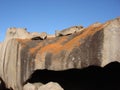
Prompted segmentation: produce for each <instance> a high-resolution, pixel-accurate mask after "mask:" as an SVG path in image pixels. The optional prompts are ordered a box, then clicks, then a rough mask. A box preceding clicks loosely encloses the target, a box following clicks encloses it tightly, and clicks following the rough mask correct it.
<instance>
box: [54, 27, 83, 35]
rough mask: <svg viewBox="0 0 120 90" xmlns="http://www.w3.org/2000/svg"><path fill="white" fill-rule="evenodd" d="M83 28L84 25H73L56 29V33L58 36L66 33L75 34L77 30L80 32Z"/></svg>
mask: <svg viewBox="0 0 120 90" xmlns="http://www.w3.org/2000/svg"><path fill="white" fill-rule="evenodd" d="M81 30H83V26H73V27H70V28H67V29H64V30H62V31H58V30H56V33H55V35H56V36H65V35H70V34H74V33H75V32H79V31H81Z"/></svg>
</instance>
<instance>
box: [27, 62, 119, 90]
mask: <svg viewBox="0 0 120 90" xmlns="http://www.w3.org/2000/svg"><path fill="white" fill-rule="evenodd" d="M50 81H52V82H57V83H59V84H60V85H61V86H62V87H63V88H64V90H120V63H118V62H112V63H110V64H108V65H106V66H105V67H103V68H102V67H98V66H89V67H87V68H84V69H69V70H64V71H51V70H36V71H35V72H34V73H33V74H32V75H31V76H30V78H29V79H28V80H27V81H26V83H27V82H30V83H35V82H42V83H43V84H46V83H48V82H50Z"/></svg>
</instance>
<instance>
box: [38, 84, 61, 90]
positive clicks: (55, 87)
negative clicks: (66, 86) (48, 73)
mask: <svg viewBox="0 0 120 90" xmlns="http://www.w3.org/2000/svg"><path fill="white" fill-rule="evenodd" d="M38 90H63V88H62V87H61V86H60V85H59V84H58V83H55V82H49V83H47V84H46V85H42V86H41V87H39V88H38Z"/></svg>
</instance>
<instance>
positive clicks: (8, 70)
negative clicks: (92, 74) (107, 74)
mask: <svg viewBox="0 0 120 90" xmlns="http://www.w3.org/2000/svg"><path fill="white" fill-rule="evenodd" d="M13 29H14V28H13ZM13 29H12V31H11V29H9V30H8V31H7V36H6V38H5V41H4V42H3V43H2V45H1V46H0V47H1V48H0V77H1V78H2V79H3V80H4V81H5V83H6V86H7V87H8V88H9V87H12V88H13V89H14V90H22V89H23V84H24V83H25V82H26V80H27V79H28V78H29V77H30V75H31V74H32V73H33V72H34V71H35V70H38V69H41V70H42V69H48V70H56V71H58V70H66V69H71V68H78V69H81V68H84V67H88V66H90V65H96V66H105V65H107V64H108V63H110V62H113V61H118V62H120V54H119V53H120V45H119V43H120V18H116V19H114V20H110V21H108V22H106V23H103V24H99V23H95V24H93V25H90V26H89V27H87V28H84V29H83V30H82V31H80V32H76V33H72V34H71V35H67V36H66V35H65V36H64V35H63V36H61V37H52V38H46V39H45V40H31V39H28V37H29V33H28V32H27V31H25V30H23V31H19V30H18V31H16V29H15V30H13ZM73 31H74V30H73ZM18 32H19V33H18ZM23 32H24V34H23Z"/></svg>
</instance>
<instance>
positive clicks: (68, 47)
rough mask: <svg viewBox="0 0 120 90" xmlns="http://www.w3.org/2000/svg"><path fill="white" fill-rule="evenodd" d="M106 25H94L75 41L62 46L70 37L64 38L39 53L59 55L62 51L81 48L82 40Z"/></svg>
mask: <svg viewBox="0 0 120 90" xmlns="http://www.w3.org/2000/svg"><path fill="white" fill-rule="evenodd" d="M104 26H105V24H100V25H99V26H97V27H95V26H93V25H91V26H89V27H88V28H86V29H85V30H84V31H83V33H82V34H79V35H78V36H75V37H74V38H73V39H71V40H70V41H68V42H67V43H65V44H64V45H62V44H61V43H62V42H64V41H65V40H67V37H68V36H62V37H61V38H60V39H59V40H58V41H57V42H55V43H52V44H48V45H46V46H44V47H42V48H41V50H40V51H39V53H40V54H42V53H45V52H51V53H53V54H57V53H59V52H60V51H62V50H66V51H71V50H72V49H73V48H75V47H78V46H80V44H81V42H80V40H81V39H82V40H84V39H85V38H87V37H89V36H92V35H94V34H95V33H96V32H97V31H100V30H102V28H103V27H104Z"/></svg>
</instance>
